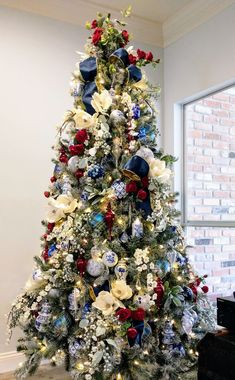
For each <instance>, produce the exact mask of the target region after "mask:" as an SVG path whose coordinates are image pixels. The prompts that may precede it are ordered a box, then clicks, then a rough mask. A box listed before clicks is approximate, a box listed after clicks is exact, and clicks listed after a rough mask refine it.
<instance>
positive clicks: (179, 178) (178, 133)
mask: <svg viewBox="0 0 235 380" xmlns="http://www.w3.org/2000/svg"><path fill="white" fill-rule="evenodd" d="M234 86H235V82H234V79H233V80H231V81H227V82H226V83H224V84H223V85H220V86H215V87H213V88H211V89H209V90H206V91H203V92H201V93H200V94H197V95H195V96H191V97H189V98H187V99H185V100H183V101H181V102H179V103H176V104H175V105H174V155H175V156H176V157H178V160H177V162H176V163H175V165H174V169H175V170H174V171H175V176H174V185H173V188H174V191H176V192H179V194H180V197H179V200H178V206H177V208H178V209H179V210H180V211H181V223H182V225H183V226H194V227H224V228H226V227H233V228H234V227H235V221H226V220H225V221H206V220H203V221H190V220H187V203H188V202H187V179H186V173H187V160H186V143H187V137H186V133H187V131H186V122H185V107H186V106H187V105H189V104H191V103H194V102H196V101H198V100H201V99H204V98H206V97H209V96H212V95H213V94H217V93H219V92H222V91H224V90H227V89H229V88H231V87H234Z"/></svg>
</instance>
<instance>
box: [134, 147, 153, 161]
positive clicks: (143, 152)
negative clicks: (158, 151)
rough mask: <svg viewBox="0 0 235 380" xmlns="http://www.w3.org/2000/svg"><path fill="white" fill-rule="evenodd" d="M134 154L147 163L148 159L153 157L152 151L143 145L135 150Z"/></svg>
mask: <svg viewBox="0 0 235 380" xmlns="http://www.w3.org/2000/svg"><path fill="white" fill-rule="evenodd" d="M136 156H139V157H142V158H143V159H144V160H145V161H147V162H148V163H150V161H151V160H152V159H153V158H154V154H153V151H152V150H151V149H149V148H146V147H144V146H142V147H141V148H140V149H139V150H137V152H136Z"/></svg>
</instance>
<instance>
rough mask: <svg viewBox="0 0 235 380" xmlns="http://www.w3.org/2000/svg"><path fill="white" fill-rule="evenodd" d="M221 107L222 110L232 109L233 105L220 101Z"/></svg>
mask: <svg viewBox="0 0 235 380" xmlns="http://www.w3.org/2000/svg"><path fill="white" fill-rule="evenodd" d="M221 108H222V109H224V110H229V111H234V110H235V106H234V105H233V104H231V103H221Z"/></svg>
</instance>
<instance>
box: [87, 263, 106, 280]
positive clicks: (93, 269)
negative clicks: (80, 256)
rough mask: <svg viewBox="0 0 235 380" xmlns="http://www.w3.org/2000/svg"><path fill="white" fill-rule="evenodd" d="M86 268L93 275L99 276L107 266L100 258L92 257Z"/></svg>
mask: <svg viewBox="0 0 235 380" xmlns="http://www.w3.org/2000/svg"><path fill="white" fill-rule="evenodd" d="M86 270H87V273H89V274H90V275H91V276H93V277H98V276H100V275H101V274H102V273H103V272H104V270H105V266H104V263H103V262H102V261H101V260H100V259H99V260H97V259H96V260H94V259H90V260H88V262H87V267H86Z"/></svg>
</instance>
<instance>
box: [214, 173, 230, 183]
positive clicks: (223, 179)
mask: <svg viewBox="0 0 235 380" xmlns="http://www.w3.org/2000/svg"><path fill="white" fill-rule="evenodd" d="M213 179H214V181H216V182H229V178H228V176H226V175H214V177H213Z"/></svg>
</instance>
